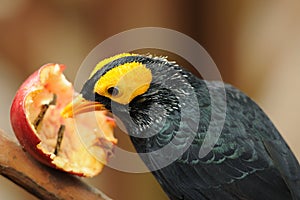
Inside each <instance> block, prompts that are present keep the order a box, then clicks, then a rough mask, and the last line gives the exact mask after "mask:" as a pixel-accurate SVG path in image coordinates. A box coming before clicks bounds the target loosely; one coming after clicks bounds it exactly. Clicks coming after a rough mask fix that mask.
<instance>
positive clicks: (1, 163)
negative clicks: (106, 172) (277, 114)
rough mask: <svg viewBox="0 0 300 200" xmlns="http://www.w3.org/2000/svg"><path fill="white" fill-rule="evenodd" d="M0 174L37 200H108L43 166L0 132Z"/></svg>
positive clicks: (62, 174) (83, 185) (68, 176)
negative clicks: (37, 199) (38, 199)
mask: <svg viewBox="0 0 300 200" xmlns="http://www.w3.org/2000/svg"><path fill="white" fill-rule="evenodd" d="M0 174H1V175H3V176H4V177H6V178H8V179H10V180H11V181H13V182H14V183H16V184H18V185H19V186H21V187H22V188H24V189H25V190H27V191H28V192H30V193H31V194H33V195H34V196H36V197H38V198H40V199H47V200H48V199H49V200H57V199H60V200H62V199H66V200H67V199H91V200H93V199H97V200H110V198H109V197H107V196H106V195H105V194H104V193H102V192H101V191H99V190H98V189H96V188H94V187H92V186H90V185H88V184H87V183H85V182H83V181H82V180H80V178H77V177H75V176H73V175H70V174H67V173H63V172H60V171H58V170H55V169H51V168H49V167H47V166H44V165H42V164H40V163H38V162H37V161H35V160H33V159H32V158H31V157H30V156H29V155H27V154H26V153H25V152H24V151H23V150H22V147H21V146H20V145H18V144H17V143H16V142H14V141H12V140H11V139H9V138H8V137H7V136H6V135H5V133H4V132H3V131H1V130H0Z"/></svg>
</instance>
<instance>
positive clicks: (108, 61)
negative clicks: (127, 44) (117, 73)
mask: <svg viewBox="0 0 300 200" xmlns="http://www.w3.org/2000/svg"><path fill="white" fill-rule="evenodd" d="M134 55H136V54H131V53H121V54H118V55H115V56H112V57H110V58H106V59H104V60H102V61H101V62H99V63H98V64H97V65H96V67H95V68H94V69H93V71H92V73H91V75H90V78H91V77H92V76H93V75H94V74H95V73H96V72H97V71H98V70H99V69H101V68H102V67H103V66H104V65H106V64H108V63H110V62H112V61H114V60H117V59H118V58H122V57H126V56H134Z"/></svg>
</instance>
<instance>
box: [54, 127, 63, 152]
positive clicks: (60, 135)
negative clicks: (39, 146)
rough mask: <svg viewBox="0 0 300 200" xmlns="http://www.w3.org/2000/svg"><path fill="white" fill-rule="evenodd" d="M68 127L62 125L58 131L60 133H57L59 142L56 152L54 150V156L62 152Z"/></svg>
mask: <svg viewBox="0 0 300 200" xmlns="http://www.w3.org/2000/svg"><path fill="white" fill-rule="evenodd" d="M65 129H66V126H65V125H64V124H62V125H60V127H59V129H58V133H57V142H56V145H55V150H54V154H55V155H57V154H58V152H59V150H60V145H61V142H62V139H63V135H64V132H65Z"/></svg>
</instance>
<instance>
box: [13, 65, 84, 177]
mask: <svg viewBox="0 0 300 200" xmlns="http://www.w3.org/2000/svg"><path fill="white" fill-rule="evenodd" d="M51 65H55V64H52V63H49V64H46V65H44V66H42V67H41V68H40V69H39V70H37V71H36V72H34V73H33V74H32V75H31V76H29V77H28V78H27V79H26V80H25V81H24V83H23V84H22V85H21V86H20V88H19V90H18V91H17V93H16V95H15V98H14V100H13V102H12V106H11V110H10V120H11V125H12V128H13V130H14V132H15V135H16V137H17V139H18V140H19V142H20V144H21V145H22V147H23V149H24V150H25V151H27V152H28V153H29V154H30V155H32V156H33V157H34V158H35V159H37V160H38V161H40V162H42V163H43V164H45V165H48V166H50V167H54V168H57V167H56V166H55V165H54V164H52V163H51V161H52V159H51V158H50V154H48V155H47V154H45V153H44V152H42V151H41V150H40V149H38V148H37V145H38V144H39V143H40V142H41V141H40V139H39V138H38V137H37V135H36V133H35V131H34V130H32V126H31V125H30V122H29V121H28V120H27V117H26V114H25V113H26V112H25V99H26V96H27V95H28V94H30V93H31V92H33V91H34V90H36V87H37V86H38V85H39V84H41V83H40V72H41V71H42V70H43V69H44V68H46V67H48V66H51ZM59 67H60V70H61V71H63V70H64V69H65V65H59ZM77 175H82V174H77Z"/></svg>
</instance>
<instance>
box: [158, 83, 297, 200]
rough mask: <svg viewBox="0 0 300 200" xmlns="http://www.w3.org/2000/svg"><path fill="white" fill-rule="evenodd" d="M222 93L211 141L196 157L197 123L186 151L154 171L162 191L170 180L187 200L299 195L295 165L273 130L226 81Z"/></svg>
mask: <svg viewBox="0 0 300 200" xmlns="http://www.w3.org/2000/svg"><path fill="white" fill-rule="evenodd" d="M226 95H227V96H226V98H227V111H226V121H225V124H224V127H223V129H222V134H221V136H220V138H219V139H218V141H217V143H216V145H215V146H214V148H213V149H212V151H210V153H209V154H208V155H206V156H205V157H204V158H199V151H200V147H201V145H202V142H203V137H204V136H205V134H206V133H205V131H203V132H202V131H201V126H203V124H201V123H200V124H199V126H200V128H199V132H198V134H197V135H196V138H195V140H194V142H193V143H192V144H191V146H190V147H189V149H188V150H187V151H186V152H185V153H184V154H183V155H182V156H181V157H180V158H179V159H178V160H177V161H176V162H175V163H173V164H171V165H170V166H168V167H166V168H164V169H162V170H160V171H158V172H156V173H154V174H155V175H156V176H157V177H158V179H161V181H162V182H164V181H165V183H164V185H165V186H164V187H167V188H165V190H166V191H168V185H170V187H169V188H172V189H173V190H174V185H172V183H179V184H178V185H177V186H176V187H177V190H178V191H181V192H180V193H183V194H186V197H187V198H188V199H194V197H197V196H201V195H202V196H203V199H206V198H207V199H218V196H222V197H223V199H243V198H245V199H246V198H247V199H291V195H290V193H292V195H293V197H294V199H300V198H299V191H300V189H299V180H300V178H299V176H300V167H299V163H298V161H297V160H296V158H295V157H294V155H293V153H292V152H291V151H290V149H289V147H288V146H287V144H286V143H285V142H284V140H283V139H282V137H281V136H280V134H279V133H278V132H277V130H276V128H275V127H274V126H273V124H272V123H271V121H270V120H269V119H268V117H267V116H266V115H265V114H264V112H263V111H262V110H261V109H260V108H259V107H258V106H257V105H256V104H255V103H254V102H253V101H252V100H251V99H249V98H248V97H247V96H246V95H244V94H243V93H241V92H240V91H238V90H237V89H235V88H233V87H231V86H228V85H227V86H226ZM201 117H202V118H203V117H205V115H204V114H202V115H201ZM208 118H209V117H208ZM172 123H174V121H173V122H172ZM204 129H205V128H204ZM178 134H179V135H180V134H181V133H178ZM178 138H179V140H180V137H178ZM171 142H174V141H171ZM179 143H180V141H175V142H174V144H177V145H178V144H179ZM166 177H168V178H166ZM180 183H182V184H180ZM171 185H172V187H171ZM203 191H206V192H203ZM170 193H172V192H170Z"/></svg>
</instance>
